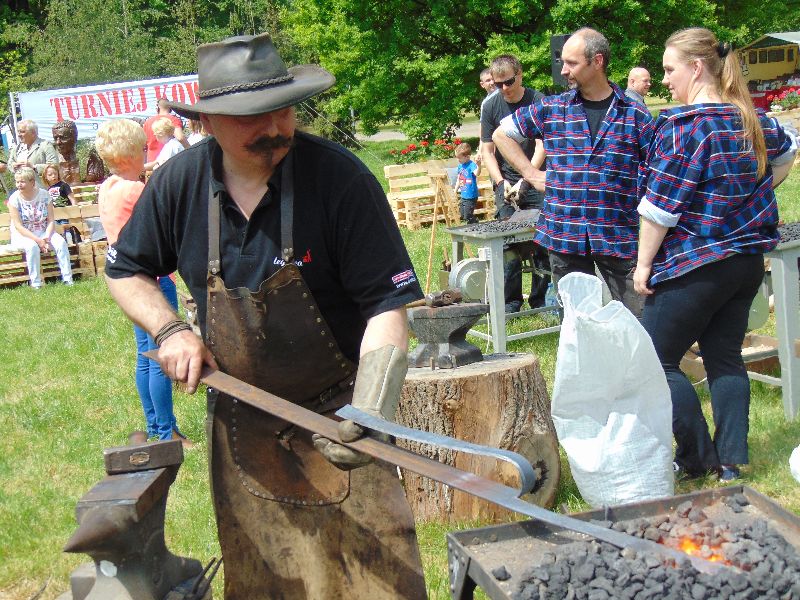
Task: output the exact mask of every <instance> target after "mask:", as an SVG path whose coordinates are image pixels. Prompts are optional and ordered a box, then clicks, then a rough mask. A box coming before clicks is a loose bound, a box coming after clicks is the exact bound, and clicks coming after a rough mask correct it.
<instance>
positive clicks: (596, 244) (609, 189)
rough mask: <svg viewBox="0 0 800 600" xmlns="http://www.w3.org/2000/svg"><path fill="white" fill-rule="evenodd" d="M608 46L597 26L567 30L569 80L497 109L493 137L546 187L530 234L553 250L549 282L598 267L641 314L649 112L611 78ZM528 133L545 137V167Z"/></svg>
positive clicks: (612, 288)
mask: <svg viewBox="0 0 800 600" xmlns="http://www.w3.org/2000/svg"><path fill="white" fill-rule="evenodd" d="M610 55H611V51H610V47H609V44H608V40H607V39H606V38H605V36H603V34H601V33H600V32H599V31H595V30H594V29H589V28H584V29H579V30H578V31H576V32H575V33H573V34H572V36H571V37H570V38H569V39H568V40H567V42H566V43H565V44H564V48H563V50H562V52H561V58H562V61H563V68H562V70H561V74H562V75H564V76H565V77H566V78H567V81H568V82H569V86H570V88H571V89H570V90H569V91H567V92H565V93H563V94H560V95H558V96H548V97H546V98H544V99H543V100H542V101H540V102H537V103H536V104H534V105H532V106H526V107H522V108H520V109H519V110H517V111H516V112H515V113H513V114H512V115H510V116H509V117H507V118H505V119H503V121H502V123H501V124H500V127H499V128H498V129H497V130H496V131H495V132H494V135H493V140H494V142H495V144H496V145H497V149H498V150H499V153H502V155H503V156H504V157H505V159H506V160H508V161H509V162H510V163H511V164H512V165H514V166H515V167H516V168H517V169H519V171H520V173H522V175H523V176H524V177H525V179H526V181H528V182H529V183H530V184H532V185H534V186H536V187H537V189H540V190H542V191H544V192H545V197H544V207H543V208H542V212H541V214H540V215H539V222H538V223H537V226H536V238H535V241H536V243H537V244H539V245H540V246H543V247H545V248H547V249H548V251H549V253H550V266H551V267H552V271H553V280H554V283H555V284H557V283H558V280H559V279H560V278H561V277H563V276H564V275H566V274H567V273H572V272H576V271H577V272H582V273H589V274H592V275H594V273H595V269H597V270H599V271H600V274H601V275H602V277H603V279H604V280H605V282H606V284H607V285H608V287H609V290H610V291H611V296H612V297H613V298H614V299H615V300H620V301H622V303H623V304H625V306H627V307H628V308H629V309H630V310H631V312H633V313H634V314H635V315H636V316H637V317H638V316H640V315H641V310H642V302H643V300H642V298H643V297H642V296H639V295H638V294H637V293H636V291H635V290H634V289H633V268H634V267H635V266H636V250H637V237H638V231H639V215H638V213H637V212H636V207H637V205H638V204H639V194H638V193H637V191H638V190H637V185H638V181H637V178H638V175H639V168H640V167H639V166H640V164H641V163H642V162H643V161H644V160H645V157H646V155H647V148H648V146H649V145H650V138H651V136H652V132H653V118H652V117H651V116H650V113H649V112H648V111H647V109H646V108H645V107H644V106H643V105H641V104H639V103H638V102H636V101H634V100H631V99H630V98H628V97H627V96H626V95H625V92H624V91H622V90H621V89H620V88H619V87H618V86H617V85H616V84H614V83H612V82H610V81H609V80H608V75H607V70H608V61H609V58H610ZM495 81H497V79H495ZM534 138H535V139H537V140H538V139H541V140H543V141H544V149H545V151H546V152H547V157H548V161H547V163H548V164H547V167H548V168H547V171H546V175H545V173H543V172H541V171H539V170H537V169H534V168H533V167H532V166H531V165H530V163H529V162H528V159H527V154H526V153H525V148H526V145H527V144H529V143H530V141H531V140H532V139H534Z"/></svg>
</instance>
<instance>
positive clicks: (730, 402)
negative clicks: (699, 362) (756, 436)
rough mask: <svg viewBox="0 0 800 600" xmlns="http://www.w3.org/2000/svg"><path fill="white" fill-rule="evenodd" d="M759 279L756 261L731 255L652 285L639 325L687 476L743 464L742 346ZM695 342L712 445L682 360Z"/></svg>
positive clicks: (745, 388)
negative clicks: (663, 382) (665, 394)
mask: <svg viewBox="0 0 800 600" xmlns="http://www.w3.org/2000/svg"><path fill="white" fill-rule="evenodd" d="M763 279H764V257H763V256H762V255H761V254H736V255H733V256H731V257H728V258H726V259H724V260H720V261H717V262H713V263H710V264H707V265H704V266H702V267H698V268H697V269H694V270H692V271H689V272H688V273H686V274H685V275H682V276H680V277H677V278H675V279H669V280H667V281H664V282H663V283H660V284H657V285H656V286H655V288H654V290H655V293H654V294H652V295H650V296H648V297H647V300H646V302H645V307H644V316H643V317H642V325H644V328H645V329H646V330H647V332H648V333H649V334H650V337H651V338H652V339H653V344H654V346H655V349H656V353H657V354H658V358H659V360H660V361H661V365H662V367H663V368H664V373H665V374H666V376H667V383H668V384H669V389H670V394H671V396H672V430H673V433H674V434H675V441H676V442H677V449H676V451H675V461H676V462H677V463H678V464H679V465H680V466H681V467H683V468H684V469H685V470H686V472H687V473H689V474H692V475H699V474H703V473H705V472H707V471H711V470H717V469H718V468H719V466H720V464H725V465H740V464H745V463H747V462H748V460H747V432H748V429H749V412H750V381H749V379H748V377H747V371H746V369H745V366H744V362H743V361H742V341H743V340H744V334H745V332H746V330H747V319H748V315H749V312H750V306H751V304H752V303H753V298H754V297H755V295H756V293H757V292H758V287H759V285H760V284H761V282H762V281H763ZM695 342H698V344H699V346H700V352H701V354H702V357H703V365H704V366H705V369H706V373H707V375H708V384H709V387H710V389H711V409H712V412H713V415H714V427H715V431H714V439H713V441H712V439H711V436H710V435H709V432H708V425H707V424H706V420H705V417H704V416H703V412H702V410H701V407H700V401H699V399H698V398H697V393H696V392H695V389H694V387H693V386H692V384H691V383H690V382H689V380H688V379H687V378H686V375H684V374H683V372H682V371H681V370H680V361H681V358H682V357H683V355H684V354H685V353H686V351H687V350H688V349H689V348H690V347H691V346H692V344H693V343H695Z"/></svg>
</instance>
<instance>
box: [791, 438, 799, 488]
mask: <svg viewBox="0 0 800 600" xmlns="http://www.w3.org/2000/svg"><path fill="white" fill-rule="evenodd" d="M789 470H790V471H791V472H792V477H794V478H795V479H797V481H799V482H800V446H798V447H797V448H795V449H794V451H792V455H791V456H790V457H789Z"/></svg>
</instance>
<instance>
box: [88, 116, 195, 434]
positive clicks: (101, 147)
mask: <svg viewBox="0 0 800 600" xmlns="http://www.w3.org/2000/svg"><path fill="white" fill-rule="evenodd" d="M166 120H167V121H168V122H169V120H168V119H166ZM170 127H172V124H171V122H170ZM153 129H154V130H155V126H154V127H153ZM146 141H147V138H146V136H145V134H144V130H143V129H142V128H141V126H139V125H138V124H136V123H134V122H133V121H131V120H129V119H115V120H113V121H107V122H106V123H104V124H103V125H102V126H101V127H100V129H98V131H97V138H96V139H95V147H96V148H97V152H98V153H99V154H100V158H102V159H103V161H104V162H105V163H106V165H107V166H108V169H109V171H110V172H111V176H110V177H109V178H108V179H106V180H105V181H104V182H103V183H102V185H101V186H100V189H99V190H98V194H97V202H98V205H99V208H100V221H101V222H102V223H103V228H104V229H105V231H106V234H107V235H108V243H109V244H114V243H115V242H116V241H117V237H118V236H119V232H120V231H121V230H122V228H123V227H124V226H125V224H126V223H127V222H128V219H129V218H130V216H131V213H132V212H133V209H134V207H135V206H136V202H137V201H138V200H139V196H140V195H141V193H142V190H143V189H144V184H143V183H142V182H141V181H140V180H139V177H140V175H141V174H142V171H143V170H144V159H145V150H144V148H145V142H146ZM158 284H159V286H160V287H161V291H162V293H163V294H164V296H165V297H166V298H167V300H168V301H169V303H170V304H171V305H172V307H173V308H174V309H175V310H177V309H178V296H177V290H176V289H175V282H174V280H173V279H172V277H171V276H170V275H169V274H164V276H163V277H159V278H158ZM133 331H134V337H135V338H136V348H137V357H136V389H137V391H138V392H139V399H140V400H141V402H142V409H143V411H144V416H145V421H146V423H147V436H146V437H148V438H156V439H159V440H170V439H180V440H181V441H182V442H183V445H184V447H187V448H188V447H191V446H192V442H190V441H189V440H188V439H186V437H185V436H184V435H183V434H182V433H181V432H180V430H179V429H178V425H177V421H176V419H175V414H174V412H173V407H172V383H171V382H170V380H169V378H168V377H167V376H166V375H164V373H163V372H162V371H161V367H160V366H159V364H158V363H157V362H156V361H154V360H150V359H148V358H146V357H144V356H142V353H143V352H146V351H148V350H154V349H156V348H157V346H156V343H155V341H154V340H153V338H151V337H150V336H149V335H147V332H145V331H144V329H142V328H141V327H139V326H138V325H134V326H133ZM132 441H143V440H136V439H135V437H134V439H133V440H132Z"/></svg>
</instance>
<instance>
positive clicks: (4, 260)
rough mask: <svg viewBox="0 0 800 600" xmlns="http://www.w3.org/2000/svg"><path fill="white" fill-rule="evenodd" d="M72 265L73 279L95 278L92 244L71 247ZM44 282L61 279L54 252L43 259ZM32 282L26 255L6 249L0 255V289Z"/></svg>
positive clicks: (45, 255) (85, 243)
mask: <svg viewBox="0 0 800 600" xmlns="http://www.w3.org/2000/svg"><path fill="white" fill-rule="evenodd" d="M69 255H70V264H71V265H72V275H73V277H77V276H81V275H86V276H87V277H94V275H95V274H96V271H95V267H94V255H93V252H92V244H91V243H89V242H82V243H80V244H72V245H71V246H69ZM41 271H42V280H47V279H54V278H56V279H60V278H61V271H60V270H59V269H58V261H57V260H56V255H55V253H54V252H48V253H47V254H43V255H42V257H41ZM29 281H30V275H29V273H28V267H27V264H26V263H25V254H24V253H23V252H22V251H20V250H9V249H6V250H5V251H4V252H2V253H0V287H8V286H14V285H21V284H25V283H28V282H29Z"/></svg>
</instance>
